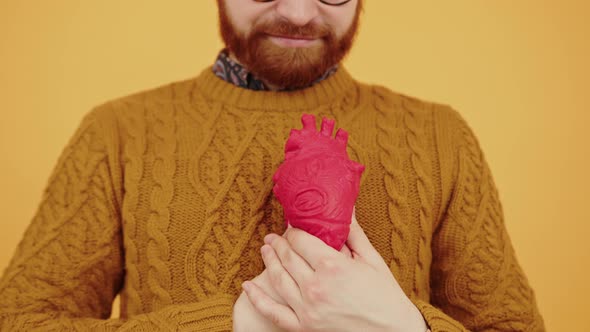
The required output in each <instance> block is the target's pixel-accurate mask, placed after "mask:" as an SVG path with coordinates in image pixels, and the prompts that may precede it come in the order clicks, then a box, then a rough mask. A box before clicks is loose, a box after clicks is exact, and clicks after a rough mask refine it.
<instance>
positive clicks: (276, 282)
mask: <svg viewBox="0 0 590 332" xmlns="http://www.w3.org/2000/svg"><path fill="white" fill-rule="evenodd" d="M260 252H261V253H262V260H263V261H264V266H266V269H267V271H268V275H269V277H270V282H271V285H272V287H273V288H274V289H275V291H276V292H277V293H278V294H279V295H280V296H281V297H282V298H283V299H284V300H285V301H286V302H287V303H288V304H289V305H290V306H291V307H292V308H294V309H296V308H298V307H299V305H300V304H301V299H302V296H301V291H300V290H299V285H298V284H297V283H296V282H295V280H293V277H292V276H291V275H290V274H289V272H288V271H287V270H286V269H285V268H284V267H283V265H281V261H280V260H279V258H278V257H277V255H276V253H275V251H274V249H273V248H272V247H271V246H269V245H268V244H265V245H264V246H262V248H260Z"/></svg>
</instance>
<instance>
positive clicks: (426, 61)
mask: <svg viewBox="0 0 590 332" xmlns="http://www.w3.org/2000/svg"><path fill="white" fill-rule="evenodd" d="M244 1H246V0H244ZM589 13H590V2H588V1H586V0H563V1H547V0H536V1H533V0H521V1H513V0H512V1H508V0H495V1H489V0H485V1H484V0H479V1H477V0H447V1H421V0H412V1H390V0H368V1H367V4H366V11H365V14H364V17H363V19H362V26H361V33H360V36H359V39H358V42H357V44H356V46H355V48H354V50H353V52H352V54H351V56H350V57H349V59H348V60H347V66H348V68H349V69H350V71H351V72H352V73H353V74H354V75H355V76H356V77H357V78H358V79H360V80H363V81H367V82H373V83H379V84H383V85H386V86H388V87H390V88H392V89H394V90H397V91H400V92H402V93H405V94H409V95H413V96H417V97H420V98H424V99H429V100H433V101H438V102H444V103H449V104H451V105H453V106H454V107H455V108H457V109H458V110H459V111H461V112H462V114H463V115H464V117H465V118H466V119H467V121H468V122H469V123H470V125H471V126H472V127H473V128H474V130H475V132H476V134H477V135H478V137H479V140H480V143H481V145H482V147H483V149H484V151H485V154H486V157H487V159H488V161H489V163H490V165H491V168H492V171H493V173H494V176H495V179H496V183H497V185H498V187H499V190H500V197H501V199H502V203H503V207H504V211H505V216H506V223H507V227H508V230H509V233H510V235H511V238H512V241H513V243H514V246H515V248H516V251H517V256H518V258H519V260H520V262H521V264H522V266H523V268H524V270H525V272H526V273H527V275H528V278H529V281H530V282H531V284H532V286H533V287H534V289H535V292H536V294H537V298H538V302H539V306H540V309H541V312H542V314H543V315H544V318H545V321H546V325H547V328H548V329H549V330H554V331H573V330H578V331H581V330H584V329H587V328H588V325H587V322H588V313H587V308H588V299H589V298H590V286H589V282H588V281H587V280H588V276H587V275H588V273H589V272H590V267H589V261H590V244H589V242H590V240H589V239H588V238H587V236H588V234H589V231H590V226H589V222H590V218H589V217H590V208H589V205H588V204H589V202H588V197H589V196H590V195H589V194H590V176H589V175H588V170H589V169H590V162H589V160H590V157H589V151H590V149H589V148H588V145H587V144H589V143H590V134H589V133H588V132H589V131H590V129H589V128H588V126H589V123H590V121H589V120H590V116H589V113H590V107H589V106H590V101H589V99H588V92H589V86H590V79H589V77H590V65H589V60H590V46H589V39H590V23H589V19H588V14H589ZM220 48H221V42H220V40H219V38H218V34H217V17H216V6H215V5H214V1H212V0H209V1H204V0H190V1H189V0H182V1H181V0H177V1H166V2H164V1H153V0H150V1H139V0H127V1H114V0H102V1H73V0H60V1H35V2H32V1H18V2H17V1H8V0H2V1H0V112H1V117H0V155H1V156H2V162H1V163H0V204H1V205H0V222H1V224H0V225H1V229H2V231H1V232H0V269H1V270H3V269H4V267H5V266H6V265H7V264H8V261H9V259H10V257H11V256H12V254H13V251H14V247H15V246H16V244H17V242H18V241H19V240H20V237H21V235H22V233H23V231H24V229H25V227H26V226H27V224H28V222H29V221H30V219H31V217H32V215H33V213H34V211H35V209H36V206H37V204H38V203H39V200H40V197H41V192H42V189H43V187H44V186H45V183H46V181H47V178H48V176H49V173H50V171H51V169H52V167H53V165H54V164H55V162H56V160H57V157H58V155H59V153H60V152H61V149H62V148H63V146H64V144H65V143H66V142H67V139H68V138H69V136H70V135H71V134H72V133H73V131H74V129H75V127H76V126H77V125H78V123H79V121H80V119H81V117H82V115H83V114H84V113H85V112H87V111H88V110H89V109H90V108H91V107H92V106H95V105H97V104H98V103H101V102H104V101H106V100H109V99H112V98H115V97H119V96H122V95H125V94H128V93H131V92H136V91H139V90H143V89H146V88H150V87H154V86H157V85H160V84H164V83H168V82H170V81H174V80H178V79H184V78H188V77H191V76H194V75H196V74H197V73H198V72H199V71H200V70H201V69H202V68H203V67H205V66H207V65H209V64H211V63H212V61H213V60H214V58H215V56H216V53H217V51H218V50H219V49H220ZM115 314H116V313H115ZM583 323H586V324H583Z"/></svg>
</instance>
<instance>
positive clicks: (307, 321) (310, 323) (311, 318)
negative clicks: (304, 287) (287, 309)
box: [300, 310, 320, 327]
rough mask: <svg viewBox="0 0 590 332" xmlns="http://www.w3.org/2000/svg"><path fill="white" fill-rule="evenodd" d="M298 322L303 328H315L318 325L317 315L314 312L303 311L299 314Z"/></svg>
mask: <svg viewBox="0 0 590 332" xmlns="http://www.w3.org/2000/svg"><path fill="white" fill-rule="evenodd" d="M300 321H301V325H302V326H304V327H317V326H318V324H319V323H320V318H319V314H318V312H317V311H314V310H304V311H303V312H302V313H301V317H300Z"/></svg>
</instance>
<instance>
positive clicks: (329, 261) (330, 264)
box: [318, 257, 340, 272]
mask: <svg viewBox="0 0 590 332" xmlns="http://www.w3.org/2000/svg"><path fill="white" fill-rule="evenodd" d="M318 268H319V269H321V270H325V271H326V272H338V271H339V270H340V267H339V266H338V264H337V262H336V261H335V260H334V259H333V258H327V257H326V258H322V259H321V260H320V261H319V262H318Z"/></svg>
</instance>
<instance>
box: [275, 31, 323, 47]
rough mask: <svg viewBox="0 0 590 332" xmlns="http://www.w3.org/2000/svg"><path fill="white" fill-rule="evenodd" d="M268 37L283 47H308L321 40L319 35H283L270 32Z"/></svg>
mask: <svg viewBox="0 0 590 332" xmlns="http://www.w3.org/2000/svg"><path fill="white" fill-rule="evenodd" d="M268 37H269V39H270V40H272V41H273V42H274V43H275V44H278V45H280V46H283V47H307V46H311V45H313V44H315V43H317V42H318V41H319V40H320V38H319V37H313V36H281V35H272V34H269V35H268Z"/></svg>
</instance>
